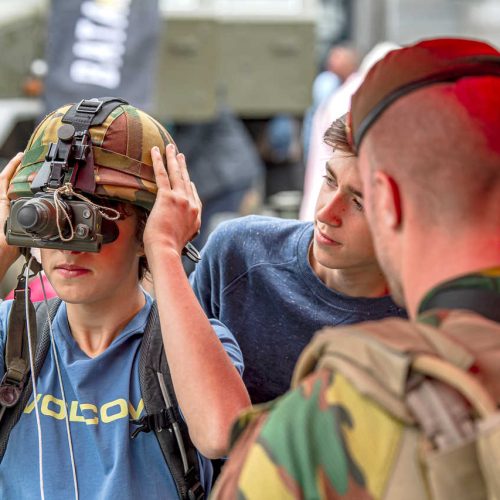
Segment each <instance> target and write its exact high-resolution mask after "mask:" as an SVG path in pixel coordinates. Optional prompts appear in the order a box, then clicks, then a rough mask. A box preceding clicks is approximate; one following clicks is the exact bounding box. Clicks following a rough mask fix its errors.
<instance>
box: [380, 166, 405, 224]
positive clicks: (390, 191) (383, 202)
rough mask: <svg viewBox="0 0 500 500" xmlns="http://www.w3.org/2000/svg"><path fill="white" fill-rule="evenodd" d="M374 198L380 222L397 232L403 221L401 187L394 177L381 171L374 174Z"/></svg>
mask: <svg viewBox="0 0 500 500" xmlns="http://www.w3.org/2000/svg"><path fill="white" fill-rule="evenodd" d="M374 196H375V204H376V205H377V211H378V219H379V220H380V222H381V223H382V224H384V225H385V226H386V227H388V228H390V229H393V230H397V229H398V228H399V226H400V225H401V222H402V220H403V209H402V205H401V196H400V191H399V186H398V184H397V182H396V181H395V180H394V178H393V177H391V176H390V175H388V174H387V173H385V172H383V171H381V170H378V171H376V172H375V174H374Z"/></svg>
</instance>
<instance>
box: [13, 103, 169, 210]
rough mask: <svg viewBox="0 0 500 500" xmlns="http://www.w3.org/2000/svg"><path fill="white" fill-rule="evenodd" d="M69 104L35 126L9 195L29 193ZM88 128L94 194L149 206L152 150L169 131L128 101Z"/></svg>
mask: <svg viewBox="0 0 500 500" xmlns="http://www.w3.org/2000/svg"><path fill="white" fill-rule="evenodd" d="M71 106H72V104H68V105H65V106H62V107H60V108H59V109H57V110H55V111H53V112H52V113H50V114H49V115H47V116H46V117H45V118H44V119H43V121H42V122H41V123H40V124H39V125H38V127H37V128H36V129H35V131H34V132H33V134H32V136H31V138H30V140H29V142H28V145H27V147H26V150H25V152H24V157H23V160H22V163H21V165H20V166H19V168H18V169H17V171H16V172H15V174H14V176H13V178H12V180H11V183H10V186H9V191H8V197H9V199H15V198H19V197H24V196H26V197H31V196H33V193H32V192H31V189H30V188H31V183H32V182H33V179H34V178H35V176H36V174H37V173H38V171H39V170H40V168H41V167H42V165H43V163H44V160H45V156H46V155H47V153H48V149H49V144H50V143H52V142H53V143H57V140H58V136H57V131H58V129H59V128H60V127H61V126H62V125H63V122H62V119H63V117H64V115H65V114H66V112H67V111H68V110H69V109H70V108H71ZM89 132H90V135H91V139H92V151H93V156H94V177H95V182H96V190H95V193H94V194H95V195H97V196H102V197H105V198H110V199H114V200H120V201H126V202H131V203H133V204H135V205H139V206H141V207H144V208H146V209H148V210H151V208H152V206H153V203H154V201H155V198H156V191H157V188H156V182H155V177H154V171H153V163H152V159H151V148H152V147H153V146H158V147H159V148H160V151H162V152H163V155H164V151H165V146H166V145H167V144H170V143H173V140H172V137H171V136H170V135H169V133H168V132H167V131H166V130H165V128H164V127H163V126H162V125H161V124H160V123H159V122H157V121H156V120H155V119H154V118H152V117H151V116H150V115H148V114H147V113H145V112H144V111H141V110H140V109H137V108H135V107H134V106H131V105H129V104H121V105H119V106H118V107H117V108H115V109H114V110H113V111H112V112H111V113H110V114H109V116H108V117H107V118H106V119H105V120H104V122H103V123H102V124H101V125H96V126H91V127H90V128H89ZM164 160H165V157H164Z"/></svg>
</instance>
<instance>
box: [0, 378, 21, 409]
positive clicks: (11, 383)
mask: <svg viewBox="0 0 500 500" xmlns="http://www.w3.org/2000/svg"><path fill="white" fill-rule="evenodd" d="M23 389H24V382H23V381H22V380H21V381H17V380H13V379H10V378H9V377H8V373H6V374H5V375H4V376H3V378H2V382H0V405H2V406H6V407H7V408H11V407H12V406H14V405H16V404H17V402H18V401H19V398H20V397H21V393H22V392H23Z"/></svg>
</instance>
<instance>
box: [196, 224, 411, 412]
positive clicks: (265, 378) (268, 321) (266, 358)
mask: <svg viewBox="0 0 500 500" xmlns="http://www.w3.org/2000/svg"><path fill="white" fill-rule="evenodd" d="M312 236H313V225H312V223H309V222H299V221H294V220H293V221H292V220H283V219H276V218H271V217H262V216H249V217H244V218H240V219H234V220H232V221H229V222H226V223H224V224H221V225H220V226H219V227H218V228H217V229H216V230H215V231H214V232H213V233H212V234H211V236H210V238H209V240H208V242H207V244H206V246H205V247H204V249H203V253H202V256H203V257H202V260H201V262H200V263H199V264H198V265H197V267H196V269H195V271H194V272H193V274H192V275H191V284H192V286H193V289H194V291H195V293H196V295H197V297H198V300H199V301H200V303H201V305H202V306H203V308H204V310H205V313H206V314H207V316H208V317H209V318H210V317H211V318H215V319H219V320H220V321H221V322H222V323H224V324H225V325H226V326H227V327H228V328H229V329H230V330H231V332H232V333H233V335H234V336H235V337H236V340H237V341H238V343H239V345H240V348H241V351H242V352H243V359H244V362H245V372H244V376H243V379H244V381H245V384H246V386H247V389H248V391H249V393H250V397H251V399H252V402H253V403H262V402H265V401H269V400H271V399H274V398H275V397H277V396H279V395H281V394H283V393H284V392H286V391H287V390H288V388H289V386H290V380H291V377H292V373H293V368H294V366H295V363H296V361H297V358H298V357H299V354H300V353H301V351H302V350H303V348H304V347H305V346H306V345H307V344H308V342H309V340H310V339H311V337H312V336H313V334H314V333H315V332H316V331H318V330H319V329H321V328H323V327H324V326H327V325H346V324H351V323H358V322H361V321H367V320H374V319H380V318H384V317H387V316H403V317H404V316H405V313H404V310H402V309H401V308H399V307H397V306H396V305H395V304H394V302H393V301H392V300H391V298H390V297H381V298H360V297H348V296H346V295H344V294H341V293H338V292H336V291H334V290H331V289H330V288H328V287H327V286H326V285H325V284H324V283H323V282H322V281H321V280H320V279H319V278H318V277H317V276H316V274H315V273H314V271H313V270H312V268H311V266H310V264H309V260H308V248H309V244H310V243H311V240H312Z"/></svg>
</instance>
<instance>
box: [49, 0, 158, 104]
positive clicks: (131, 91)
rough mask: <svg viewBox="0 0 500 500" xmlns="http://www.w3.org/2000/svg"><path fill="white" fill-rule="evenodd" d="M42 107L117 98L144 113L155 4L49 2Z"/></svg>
mask: <svg viewBox="0 0 500 500" xmlns="http://www.w3.org/2000/svg"><path fill="white" fill-rule="evenodd" d="M50 5H51V7H50V12H49V22H48V33H47V63H48V73H47V76H46V79H45V85H46V88H45V104H46V109H47V110H48V111H50V110H52V109H55V108H57V107H59V106H61V105H63V104H66V103H69V102H75V101H79V100H80V99H83V98H91V97H99V96H118V97H122V98H124V99H126V100H127V101H129V102H130V103H131V104H134V105H135V106H137V107H139V108H142V109H146V110H148V109H150V105H151V102H152V92H153V82H154V78H155V63H156V56H157V46H158V38H159V31H160V27H161V22H160V12H159V10H158V0H52V1H51V2H50Z"/></svg>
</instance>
